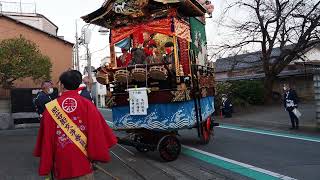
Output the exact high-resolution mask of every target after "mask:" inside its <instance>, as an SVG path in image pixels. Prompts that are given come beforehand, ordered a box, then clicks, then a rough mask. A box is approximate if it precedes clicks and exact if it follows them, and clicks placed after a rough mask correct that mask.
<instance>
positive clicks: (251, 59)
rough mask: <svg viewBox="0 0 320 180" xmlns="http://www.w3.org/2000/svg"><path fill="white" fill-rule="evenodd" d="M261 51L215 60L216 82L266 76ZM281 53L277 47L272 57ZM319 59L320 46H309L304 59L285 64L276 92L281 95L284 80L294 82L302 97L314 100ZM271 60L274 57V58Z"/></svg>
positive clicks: (274, 88)
mask: <svg viewBox="0 0 320 180" xmlns="http://www.w3.org/2000/svg"><path fill="white" fill-rule="evenodd" d="M260 53H261V52H260V51H258V52H252V53H247V54H240V55H236V56H232V57H227V58H221V59H218V60H217V61H216V62H215V78H216V81H217V82H224V81H234V80H253V79H261V80H263V79H264V77H265V74H264V71H263V67H262V61H261V60H260ZM279 54H280V49H279V48H275V49H274V50H273V51H272V55H271V56H277V55H279ZM319 62H320V45H318V46H315V47H313V48H310V49H309V50H308V51H307V52H306V53H305V57H304V59H296V60H294V61H293V62H291V63H290V64H289V65H287V66H286V67H285V69H284V70H283V71H282V72H281V73H280V74H279V75H278V79H277V81H276V82H275V84H274V87H273V91H274V93H275V94H277V95H279V94H282V85H283V83H289V84H291V85H292V86H293V87H294V89H295V90H296V91H297V93H298V95H299V97H300V98H301V99H302V100H313V98H314V91H313V72H314V71H313V69H314V68H313V66H314V65H316V64H317V63H319ZM271 63H272V60H271Z"/></svg>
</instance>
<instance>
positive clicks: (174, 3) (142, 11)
mask: <svg viewBox="0 0 320 180" xmlns="http://www.w3.org/2000/svg"><path fill="white" fill-rule="evenodd" d="M170 9H176V10H177V12H178V13H179V14H180V15H182V16H186V17H195V16H204V15H205V13H206V12H207V9H206V8H205V7H204V6H203V5H201V4H200V3H199V2H198V1H197V0H107V1H105V2H104V3H103V5H102V6H101V7H100V8H99V9H97V10H96V11H94V12H92V13H90V14H88V15H85V16H83V17H82V19H83V20H84V21H85V22H86V23H91V24H96V25H99V26H102V27H107V28H114V27H117V26H122V25H124V24H123V22H122V21H123V20H124V19H126V20H128V19H131V20H132V21H135V20H137V21H139V19H140V20H144V21H145V20H148V19H155V18H159V17H165V16H169V14H170Z"/></svg>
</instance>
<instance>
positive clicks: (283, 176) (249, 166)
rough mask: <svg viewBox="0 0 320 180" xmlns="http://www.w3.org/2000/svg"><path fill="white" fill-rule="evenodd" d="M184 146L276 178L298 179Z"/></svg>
mask: <svg viewBox="0 0 320 180" xmlns="http://www.w3.org/2000/svg"><path fill="white" fill-rule="evenodd" d="M182 147H183V148H186V149H189V150H191V151H195V152H198V153H201V154H204V155H207V156H209V157H212V158H214V159H219V160H222V161H226V162H229V163H232V164H236V165H239V166H242V167H244V168H248V169H251V170H253V171H257V172H260V173H263V174H267V175H270V176H273V177H276V178H279V179H282V180H296V179H294V178H292V177H288V176H285V175H282V174H278V173H275V172H272V171H268V170H265V169H261V168H258V167H255V166H252V165H249V164H245V163H242V162H239V161H235V160H232V159H228V158H225V157H222V156H219V155H216V154H212V153H209V152H205V151H202V150H200V149H196V148H193V147H190V146H185V145H182Z"/></svg>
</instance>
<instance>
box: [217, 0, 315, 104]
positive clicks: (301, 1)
mask: <svg viewBox="0 0 320 180" xmlns="http://www.w3.org/2000/svg"><path fill="white" fill-rule="evenodd" d="M235 8H237V9H242V10H245V12H246V13H245V14H246V15H245V16H248V17H241V18H242V20H241V21H235V20H234V21H233V24H232V25H229V26H228V27H229V28H232V29H233V30H234V31H233V32H234V33H236V34H237V35H238V37H241V38H240V39H239V40H237V42H232V43H225V44H223V45H220V46H219V49H218V51H217V52H218V53H220V54H221V53H226V52H230V50H232V51H233V52H241V51H243V50H248V48H247V47H248V46H252V45H255V46H259V47H260V48H259V49H260V50H261V54H260V59H261V61H262V64H263V71H264V73H265V80H264V87H265V89H266V93H265V96H264V97H265V100H268V99H270V97H271V93H272V88H273V84H274V81H275V80H276V77H277V75H278V74H279V73H280V72H281V71H282V70H283V69H284V68H285V67H286V66H287V65H288V64H289V63H290V62H291V61H293V60H295V59H296V58H299V57H302V56H303V54H304V53H305V52H306V51H307V50H308V49H310V48H311V47H313V46H315V45H317V44H320V37H319V36H320V21H319V20H320V1H319V0H236V1H234V2H233V3H230V4H228V7H226V9H225V10H224V14H227V13H228V12H230V11H231V10H234V9H235ZM225 17H226V16H225ZM225 17H224V18H225ZM222 19H223V18H222ZM222 21H223V20H222ZM224 22H225V21H224ZM233 41H235V40H233ZM275 48H277V50H278V51H280V52H279V53H273V51H274V50H275ZM266 102H268V101H266Z"/></svg>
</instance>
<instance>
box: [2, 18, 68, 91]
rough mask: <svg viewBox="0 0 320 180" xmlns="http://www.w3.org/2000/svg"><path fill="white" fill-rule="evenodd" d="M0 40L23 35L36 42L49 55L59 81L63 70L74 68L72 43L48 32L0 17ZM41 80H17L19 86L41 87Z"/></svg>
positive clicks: (54, 75) (54, 77)
mask: <svg viewBox="0 0 320 180" xmlns="http://www.w3.org/2000/svg"><path fill="white" fill-rule="evenodd" d="M0 24H1V26H0V32H6V33H0V41H1V40H3V39H9V38H16V37H20V35H22V36H23V37H25V38H26V39H28V40H31V41H33V42H35V43H36V44H37V45H38V46H39V49H40V51H41V53H43V54H45V55H47V56H48V57H49V58H50V60H51V62H52V73H51V76H52V80H53V82H54V83H56V82H58V79H59V76H60V74H61V73H62V72H64V71H66V70H67V69H69V68H72V44H70V43H66V42H64V41H61V40H58V39H56V38H54V37H52V36H50V35H48V34H45V33H42V32H39V31H36V30H34V29H32V28H30V27H27V26H24V25H21V24H19V23H16V22H14V21H10V20H8V19H6V18H4V17H0ZM39 84H40V82H38V83H34V82H33V81H32V80H31V79H30V78H26V79H24V80H20V81H16V82H15V86H16V87H19V88H35V87H39Z"/></svg>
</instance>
